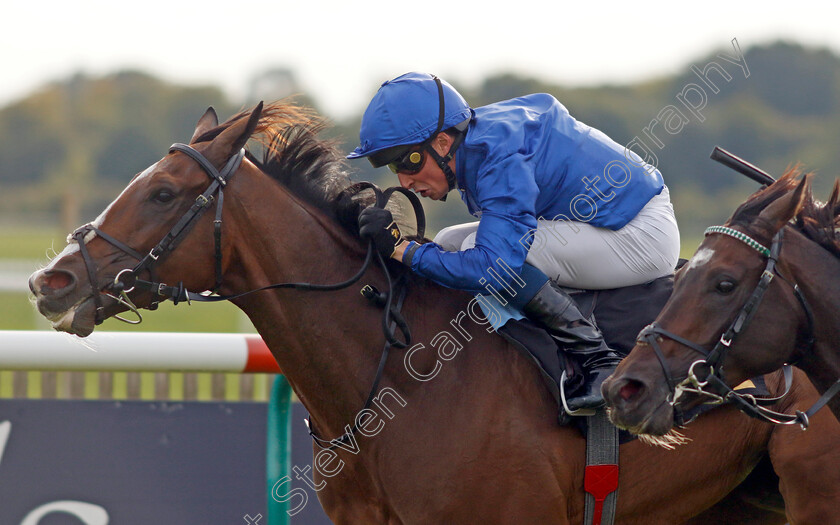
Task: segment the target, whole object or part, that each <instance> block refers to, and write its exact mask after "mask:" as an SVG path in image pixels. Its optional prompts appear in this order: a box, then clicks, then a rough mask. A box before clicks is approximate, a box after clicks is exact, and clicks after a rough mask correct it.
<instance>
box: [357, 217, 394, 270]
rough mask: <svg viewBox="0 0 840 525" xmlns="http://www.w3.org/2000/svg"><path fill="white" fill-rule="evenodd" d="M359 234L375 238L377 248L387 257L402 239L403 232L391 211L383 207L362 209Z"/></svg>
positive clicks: (365, 237)
mask: <svg viewBox="0 0 840 525" xmlns="http://www.w3.org/2000/svg"><path fill="white" fill-rule="evenodd" d="M359 235H360V236H361V237H362V238H363V239H371V240H373V245H374V246H375V247H376V250H377V251H378V252H379V253H381V254H382V256H383V257H385V258H388V257H391V255H392V254H393V253H394V250H395V249H396V246H397V244H399V243H400V241H401V240H402V233H401V232H400V228H399V226H397V223H396V222H394V217H393V216H392V215H391V212H390V211H388V210H385V209H382V208H373V207H371V208H365V209H364V210H362V213H360V214H359Z"/></svg>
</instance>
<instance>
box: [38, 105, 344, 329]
mask: <svg viewBox="0 0 840 525" xmlns="http://www.w3.org/2000/svg"><path fill="white" fill-rule="evenodd" d="M321 127H322V124H321V123H320V122H319V121H318V120H317V119H316V118H315V117H314V116H312V115H311V114H310V113H309V112H308V111H306V110H303V109H301V108H297V107H295V106H290V105H282V104H279V103H278V104H274V105H271V106H268V107H266V108H263V105H262V103H260V104H259V105H258V106H257V107H255V108H253V109H252V110H251V111H247V112H242V113H240V114H238V115H236V116H234V117H232V118H231V119H229V120H228V121H227V122H225V123H224V124H222V125H219V123H218V118H217V116H216V113H215V111H214V110H213V108H209V109H208V110H207V112H206V113H205V114H204V115H203V116H202V117H201V119H200V120H199V122H198V125H197V127H196V129H195V132H194V134H193V136H192V139H191V141H190V144H189V145H185V144H177V143H176V144H173V145H172V147H171V148H170V151H169V154H167V155H166V156H165V157H163V158H162V159H161V160H160V161H158V162H156V163H155V164H153V165H152V166H149V167H148V168H146V169H145V170H144V171H143V172H141V173H139V174H137V175H135V176H134V178H133V179H132V180H131V182H130V184H129V185H128V186H127V187H126V188H125V189H124V190H123V192H122V193H121V194H120V195H119V196H118V197H117V199H116V200H114V201H113V202H112V203H111V204H110V205H109V206H108V207H107V208H106V209H105V210H104V211H103V212H102V213H101V214H100V215H99V217H97V218H96V219H95V220H94V221H92V222H91V223H88V224H86V225H84V226H82V227H80V228H78V229H77V230H76V231H75V232H73V233H71V234H70V235H69V236H68V238H67V241H68V245H67V247H66V248H65V249H64V250H63V251H62V252H61V253H60V254H59V255H58V256H57V257H56V258H55V259H54V260H52V261H51V262H50V264H49V265H48V266H47V267H46V268H44V269H42V270H40V271H38V272H36V273H35V274H33V275H32V277H31V278H30V281H29V286H30V289H31V290H32V292H33V294H34V295H35V299H36V304H37V307H38V310H39V311H40V312H41V313H42V314H43V315H44V316H45V317H46V318H47V319H48V320H49V321H50V322H51V323H52V325H53V327H54V328H55V329H56V330H60V331H65V332H70V333H73V334H76V335H80V336H87V335H89V334H90V333H91V332H92V331H93V329H94V326H95V325H97V324H99V323H101V322H102V321H103V320H105V319H107V318H109V317H114V316H115V317H117V318H119V319H121V320H126V319H123V318H122V317H119V315H118V314H120V313H121V312H124V311H126V310H132V311H133V312H134V314H136V315H137V316H138V320H136V321H133V322H139V315H140V314H139V313H138V311H137V309H138V308H154V307H155V306H156V305H157V303H158V302H160V301H162V300H164V299H166V298H167V297H165V296H163V294H162V293H158V292H161V291H162V289H161V290H152V289H149V288H150V287H149V286H148V285H149V284H158V283H168V282H176V283H178V287H179V288H180V289H182V290H184V289H191V290H214V291H220V290H232V289H233V288H231V285H232V284H233V285H234V286H235V285H236V284H237V283H231V282H225V281H224V280H223V275H225V274H227V269H228V267H229V266H231V264H232V263H233V261H235V260H237V257H239V256H240V255H241V254H234V253H233V246H234V244H235V243H233V242H231V239H234V238H236V237H238V236H243V235H247V232H245V231H242V229H243V228H245V227H247V226H244V225H243V224H242V221H234V220H229V221H227V222H225V221H223V219H224V216H223V214H222V210H223V209H224V208H223V205H224V204H223V203H224V199H223V198H224V194H225V191H226V190H227V191H229V193H232V194H233V195H237V196H238V197H236V198H237V200H238V202H235V203H233V204H228V206H226V207H230V206H234V207H236V208H243V207H245V208H247V206H248V201H249V200H251V199H253V198H254V197H253V195H254V194H255V193H256V194H259V190H255V189H254V188H252V187H251V182H252V181H254V180H258V179H259V177H258V173H259V172H260V171H261V170H262V169H265V168H267V167H269V168H271V170H272V171H273V172H274V173H273V176H274V177H275V178H277V179H280V180H281V181H283V178H284V177H285V178H287V179H289V180H287V181H284V182H287V183H288V184H289V185H291V186H295V185H298V186H300V185H302V184H303V185H306V184H307V177H312V176H313V173H314V174H317V177H318V178H319V179H320V180H318V181H317V184H312V183H311V181H310V183H309V184H308V187H307V188H304V189H303V190H300V189H299V192H300V191H302V192H303V193H306V191H310V192H311V191H313V189H314V188H318V190H317V191H323V192H324V193H327V192H331V194H330V195H324V196H319V197H321V200H324V201H328V200H329V199H330V198H331V197H334V196H335V194H336V193H337V192H338V191H340V190H341V189H342V188H343V187H346V186H347V185H349V180H347V177H346V174H345V173H344V172H343V171H341V172H340V176H338V175H337V173H336V172H338V171H339V170H340V169H341V166H342V163H341V159H340V158H339V157H338V156H337V155H336V154H334V153H333V151H332V149H331V145H329V144H328V143H324V142H320V141H318V140H316V139H315V138H314V137H315V134H316V133H317V131H318V130H319V129H320V128H321ZM252 135H255V136H257V137H258V138H260V139H262V142H263V144H264V147H265V150H266V155H265V158H264V159H263V161H262V162H260V161H258V160H257V159H256V158H254V157H253V156H251V155H250V154H247V155H246V152H245V149H244V146H245V143H246V142H247V141H248V139H249V138H251V136H252ZM295 137H296V138H297V140H295V143H294V144H293V146H292V147H289V148H286V146H288V142H289V141H290V140H291V139H292V138H295ZM281 149H285V151H284V152H283V155H282V156H281V155H279V151H280V150H281ZM269 165H270V166H269ZM292 172H294V173H292ZM292 175H294V176H293V177H292ZM328 179H334V180H335V183H334V184H330V180H328ZM230 199H231V197H229V198H228V200H230ZM315 200H318V199H317V198H316V199H315ZM205 212H206V213H205ZM223 222H224V227H225V228H224V231H225V236H224V237H222V235H221V232H222V224H223ZM279 233H280V232H278V234H279ZM184 268H189V272H184V271H183V269H184ZM141 278H142V279H148V280H147V281H146V280H142V281H139V282H140V283H145V284H146V285H147V286H145V288H144V287H142V286H138V285H136V284H137V282H138V279H141ZM228 279H229V280H232V281H235V280H236V279H237V278H236V276H235V275H233V276H229V277H228ZM152 281H154V283H152ZM168 298H173V297H168ZM174 298H175V299H176V301H177V296H175V297H174ZM129 322H132V321H129Z"/></svg>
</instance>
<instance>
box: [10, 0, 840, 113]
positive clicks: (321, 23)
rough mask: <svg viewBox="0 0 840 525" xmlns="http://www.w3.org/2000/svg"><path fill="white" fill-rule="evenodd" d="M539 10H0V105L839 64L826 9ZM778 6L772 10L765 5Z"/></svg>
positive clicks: (480, 4) (303, 0) (129, 5)
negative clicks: (205, 91)
mask: <svg viewBox="0 0 840 525" xmlns="http://www.w3.org/2000/svg"><path fill="white" fill-rule="evenodd" d="M575 4H576V5H571V6H570V5H568V3H567V2H559V1H551V0H539V1H537V0H519V1H516V2H504V3H502V2H493V1H489V0H482V1H476V0H468V1H457V0H447V1H440V0H431V1H426V2H397V1H394V0H390V1H385V0H360V1H355V2H354V1H347V0H344V1H334V0H329V1H324V0H309V1H307V0H297V1H294V2H288V1H277V0H275V1H271V2H270V1H264V0H239V1H235V2H218V1H215V0H203V1H196V0H185V1H182V0H169V1H160V0H141V1H139V2H115V1H113V0H109V1H103V0H96V1H84V2H72V1H62V2H58V1H55V0H45V1H41V2H22V1H15V2H11V1H6V2H3V6H2V8H0V14H2V17H3V24H2V28H0V64H2V71H3V73H2V81H0V106H2V105H5V104H7V103H9V102H10V101H13V100H15V99H18V98H21V97H23V96H25V95H26V94H28V93H29V92H30V91H31V90H33V89H35V88H37V87H38V86H40V85H42V84H44V83H45V82H49V81H51V80H57V79H63V78H66V77H67V76H69V75H70V74H72V73H74V72H77V71H82V72H85V73H87V74H92V75H99V74H106V73H111V72H114V71H116V70H119V69H125V68H135V69H141V70H144V71H148V72H150V73H152V74H154V75H157V76H160V77H162V78H164V79H166V80H169V81H174V82H179V83H213V84H217V85H220V86H221V87H223V88H224V89H225V90H226V91H227V92H228V93H229V94H230V95H231V96H232V97H233V99H234V101H238V100H239V98H238V97H241V96H242V95H243V94H244V91H245V87H246V86H247V84H248V81H249V79H250V78H251V76H252V75H254V74H255V73H258V72H260V71H263V70H265V69H268V68H271V67H289V68H291V69H292V70H293V71H294V72H295V73H296V76H297V79H298V81H299V82H300V83H301V84H302V88H303V90H304V91H305V92H306V93H307V94H309V95H311V96H313V97H314V98H315V99H316V100H317V101H318V103H319V104H320V105H321V107H323V108H324V110H325V111H326V112H327V114H328V115H329V116H331V117H333V118H341V117H344V116H347V115H350V114H353V113H358V112H360V111H362V110H363V109H364V107H365V106H366V104H367V102H368V101H369V100H370V97H371V96H372V95H373V94H374V93H375V92H376V89H377V88H378V86H379V84H380V83H381V82H382V81H384V80H387V79H389V78H393V77H395V76H397V75H399V74H402V73H404V72H407V71H412V70H416V71H428V72H432V73H436V74H437V75H439V76H441V77H443V78H446V79H451V80H452V81H454V82H457V83H460V84H461V85H474V84H475V83H477V82H479V81H480V80H481V79H482V78H484V77H485V76H487V75H490V74H493V73H497V72H505V71H511V72H516V73H520V74H526V75H532V76H536V77H538V78H542V79H545V80H548V81H553V82H558V83H563V84H567V85H591V84H597V83H603V82H612V83H622V82H629V81H635V80H639V79H645V78H650V77H654V76H658V75H663V74H672V73H674V72H678V71H683V70H687V68H688V65H689V64H690V63H691V62H692V61H699V60H701V59H702V58H703V57H704V55H706V54H707V53H709V52H711V51H714V50H727V51H729V52H730V53H731V52H732V47H731V43H730V42H731V40H732V39H733V38H737V40H738V43H739V44H740V46H741V49H742V50H744V51H746V50H747V49H748V48H749V47H750V46H752V45H755V44H761V43H766V42H769V41H772V40H774V39H777V38H786V39H789V40H794V41H797V42H800V43H803V44H806V45H810V46H827V47H829V48H831V49H832V50H834V51H835V52H837V53H840V31H838V30H837V29H836V23H837V22H836V20H837V18H838V15H840V7H837V5H836V4H829V3H825V2H820V3H819V5H820V7H816V3H814V7H810V5H811V3H810V2H798V3H794V4H791V3H789V2H786V3H784V4H782V3H780V2H779V3H777V2H734V1H732V0H728V1H718V0H703V1H696V2H695V1H688V2H675V1H673V0H670V1H638V2H621V5H620V6H619V7H612V4H611V3H610V2H593V1H589V2H575ZM775 5H778V6H779V7H775Z"/></svg>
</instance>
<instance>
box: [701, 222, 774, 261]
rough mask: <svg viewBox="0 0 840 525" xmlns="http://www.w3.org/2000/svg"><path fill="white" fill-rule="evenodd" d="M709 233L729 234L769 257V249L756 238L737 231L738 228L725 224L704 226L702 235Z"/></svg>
mask: <svg viewBox="0 0 840 525" xmlns="http://www.w3.org/2000/svg"><path fill="white" fill-rule="evenodd" d="M710 233H722V234H724V235H729V236H730V237H734V238H736V239H738V240H739V241H741V242H743V243H744V244H746V245H747V246H749V247H750V248H752V249H753V250H755V251H757V252H758V253H760V254H761V255H763V256H765V257H770V249H769V248H767V247H766V246H764V245H763V244H761V243H760V242H758V241H757V240H755V239H753V238H752V237H750V236H749V235H747V234H746V233H743V232H739V231H738V230H733V229H732V228H727V227H726V226H709V227H708V228H706V231H705V232H704V233H703V235H709V234H710Z"/></svg>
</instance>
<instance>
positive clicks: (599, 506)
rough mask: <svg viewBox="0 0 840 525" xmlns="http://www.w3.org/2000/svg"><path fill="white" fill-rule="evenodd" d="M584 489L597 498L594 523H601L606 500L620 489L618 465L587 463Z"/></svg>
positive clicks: (595, 524) (593, 515)
mask: <svg viewBox="0 0 840 525" xmlns="http://www.w3.org/2000/svg"><path fill="white" fill-rule="evenodd" d="M583 489H584V490H585V491H586V492H588V493H590V494H592V497H593V498H595V509H594V510H593V512H592V525H601V514H602V513H603V511H604V500H605V499H607V496H609V495H610V494H612V493H613V492H615V490H616V489H618V465H587V466H586V473H585V474H584V476H583Z"/></svg>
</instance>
